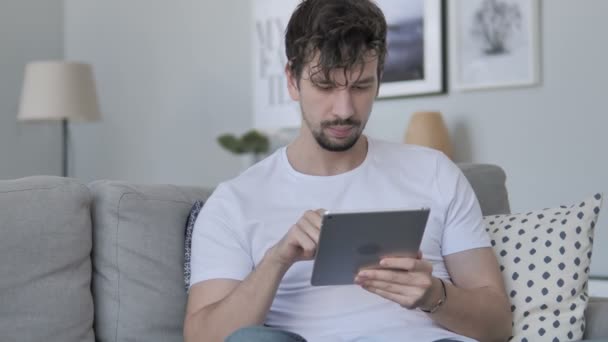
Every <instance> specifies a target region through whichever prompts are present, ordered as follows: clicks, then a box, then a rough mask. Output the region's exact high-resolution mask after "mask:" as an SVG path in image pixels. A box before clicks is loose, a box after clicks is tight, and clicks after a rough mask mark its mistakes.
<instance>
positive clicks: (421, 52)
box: [376, 0, 445, 98]
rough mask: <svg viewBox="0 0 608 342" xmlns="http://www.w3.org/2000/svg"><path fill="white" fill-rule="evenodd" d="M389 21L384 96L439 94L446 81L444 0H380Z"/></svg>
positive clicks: (381, 90)
mask: <svg viewBox="0 0 608 342" xmlns="http://www.w3.org/2000/svg"><path fill="white" fill-rule="evenodd" d="M376 3H377V4H378V5H379V6H380V8H381V9H382V11H383V12H384V15H385V17H386V21H387V24H388V35H387V40H388V56H387V58H386V62H385V66H384V77H383V80H382V84H381V86H380V94H379V97H380V98H386V97H397V96H399V97H400V96H414V95H428V94H439V93H443V92H445V81H444V68H443V65H444V55H445V54H444V48H445V40H444V34H443V31H444V21H445V20H444V19H445V18H444V6H445V5H444V2H443V1H442V0H377V1H376Z"/></svg>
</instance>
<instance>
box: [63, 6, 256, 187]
mask: <svg viewBox="0 0 608 342" xmlns="http://www.w3.org/2000/svg"><path fill="white" fill-rule="evenodd" d="M249 12H250V7H249V5H247V4H246V2H244V1H242V0H223V1H199V0H179V1H160V0H154V1H150V0H132V1H120V0H104V1H95V0H67V1H66V36H65V51H66V56H67V57H68V58H70V59H76V60H84V61H87V62H89V63H92V64H93V67H94V71H95V75H96V79H97V85H98V88H99V97H100V106H101V111H102V113H103V121H102V122H101V123H92V124H81V125H77V126H76V125H73V128H74V129H73V131H74V134H73V135H74V140H75V142H76V143H75V146H74V148H75V149H74V154H75V156H74V157H75V158H74V159H73V161H74V163H73V164H72V165H71V168H72V170H73V174H75V175H76V176H77V177H79V178H82V179H84V180H86V181H89V180H94V179H100V178H105V179H120V180H126V181H132V182H139V183H174V184H192V185H208V186H213V185H216V184H217V183H218V182H219V181H221V180H224V179H225V178H226V177H230V176H234V175H236V174H237V172H238V171H239V169H240V168H241V165H242V164H241V161H240V160H239V159H238V158H235V156H233V155H231V154H229V153H228V152H225V151H224V150H222V149H220V148H219V146H218V144H217V143H216V140H215V139H216V138H217V136H218V135H220V134H222V133H224V132H235V133H242V132H243V131H245V130H246V129H247V128H249V127H251V124H252V118H251V110H250V108H251V105H250V104H251V101H252V100H251V95H250V92H251V91H250V85H251V76H250V72H249V70H250V69H251V63H250V61H249V59H248V58H247V57H246V56H248V55H249V52H250V50H251V48H250V46H251V45H250V39H249V36H250V34H249V22H250V15H249Z"/></svg>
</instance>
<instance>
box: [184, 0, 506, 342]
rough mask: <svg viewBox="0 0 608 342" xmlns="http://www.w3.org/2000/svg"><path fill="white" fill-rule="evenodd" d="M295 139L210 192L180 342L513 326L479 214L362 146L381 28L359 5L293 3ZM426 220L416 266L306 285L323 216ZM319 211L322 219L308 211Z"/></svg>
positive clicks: (440, 333) (436, 178)
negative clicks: (342, 282) (370, 213)
mask: <svg viewBox="0 0 608 342" xmlns="http://www.w3.org/2000/svg"><path fill="white" fill-rule="evenodd" d="M286 47H287V57H288V61H289V62H288V65H287V67H286V73H287V78H288V89H289V93H290V94H291V97H292V98H293V99H294V100H296V101H299V103H300V106H301V109H302V122H303V123H302V127H301V130H300V134H299V136H298V137H297V138H296V139H295V140H294V141H293V142H292V143H291V144H290V145H289V146H287V147H286V148H282V149H280V150H278V151H277V152H275V153H274V154H273V155H271V156H270V157H268V158H266V159H265V160H263V161H262V162H260V163H258V164H256V165H255V166H253V167H252V168H250V169H249V170H247V171H246V172H244V173H243V174H241V175H240V176H239V177H237V178H236V179H233V180H231V181H229V182H225V183H222V184H221V185H219V186H218V188H217V189H216V191H215V192H214V193H213V195H212V196H211V198H210V199H209V200H208V201H207V203H206V204H205V206H204V208H203V210H202V211H201V213H200V215H199V217H198V220H197V222H196V225H195V230H194V236H193V244H192V259H191V265H192V270H191V277H192V278H191V279H192V280H191V290H190V297H189V299H188V308H187V313H186V320H185V324H184V335H185V338H186V341H188V342H195V341H200V342H203V341H205V342H212V341H218V342H219V341H224V340H225V339H226V338H227V339H228V341H303V340H304V339H306V340H308V341H312V342H316V341H363V340H365V341H438V340H453V341H471V340H473V339H475V340H480V341H500V340H506V339H507V338H508V337H509V335H510V331H511V313H510V311H509V303H508V300H507V297H506V295H505V290H504V285H503V283H502V278H501V274H500V272H499V270H498V265H497V261H496V258H495V256H494V254H493V251H492V249H491V248H490V244H489V238H488V236H487V235H486V233H485V230H484V226H483V222H482V216H481V210H480V208H479V204H478V203H477V200H476V198H475V195H474V193H473V191H472V189H471V187H470V185H469V183H468V182H467V181H466V179H465V178H464V176H463V175H462V173H461V172H460V170H459V169H458V168H457V166H455V165H454V164H453V163H452V162H451V161H449V160H448V159H447V158H446V157H445V156H444V155H443V154H441V153H440V152H437V151H434V150H431V149H427V148H423V147H415V146H407V145H401V144H391V143H386V142H382V141H379V140H374V139H370V138H368V137H366V136H364V135H363V134H362V132H363V129H364V127H365V124H366V123H367V120H368V119H369V116H370V113H371V110H372V104H373V102H374V99H375V97H376V96H377V93H378V87H379V83H380V79H381V76H382V75H381V74H382V67H383V63H384V59H385V55H386V22H385V20H384V16H383V14H382V12H381V11H380V9H379V8H378V7H377V6H376V5H375V4H374V3H373V2H372V1H369V0H305V1H303V2H302V3H301V4H300V5H299V7H298V8H297V9H296V11H295V12H294V14H293V16H292V18H291V20H290V22H289V25H288V28H287V33H286ZM421 206H426V207H430V208H431V216H430V217H429V220H428V224H427V228H426V232H425V235H424V238H423V241H422V246H421V252H420V253H419V258H415V259H414V258H394V259H385V260H384V261H383V264H382V266H383V267H384V268H382V269H380V270H375V271H366V272H360V273H359V274H358V275H357V277H356V278H355V279H354V282H355V285H352V286H327V287H313V286H311V285H310V278H311V273H312V261H311V260H312V259H313V257H314V254H315V248H316V245H317V242H318V239H319V232H320V228H319V226H320V224H321V213H322V210H324V209H329V210H332V211H338V210H339V211H345V210H363V209H386V208H396V207H421ZM320 208H323V209H320Z"/></svg>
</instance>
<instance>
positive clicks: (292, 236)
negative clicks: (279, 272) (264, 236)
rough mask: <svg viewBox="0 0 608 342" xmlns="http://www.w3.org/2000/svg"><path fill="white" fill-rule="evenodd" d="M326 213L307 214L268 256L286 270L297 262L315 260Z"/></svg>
mask: <svg viewBox="0 0 608 342" xmlns="http://www.w3.org/2000/svg"><path fill="white" fill-rule="evenodd" d="M324 212H325V209H317V210H315V211H313V210H309V211H307V212H305V213H304V215H302V217H301V218H300V219H299V220H298V222H297V223H296V224H294V225H293V226H292V227H291V228H290V229H289V231H288V232H287V234H286V235H285V236H284V237H283V238H282V239H281V240H280V241H279V242H278V243H277V244H276V245H274V246H273V247H271V248H270V249H269V250H268V252H267V255H268V256H269V257H270V258H272V259H273V260H275V261H277V262H278V263H280V264H281V265H283V266H284V267H286V268H289V267H291V265H293V264H294V263H295V262H297V261H302V260H312V259H314V257H315V253H316V251H317V244H318V243H319V234H320V232H321V221H322V215H323V213H324Z"/></svg>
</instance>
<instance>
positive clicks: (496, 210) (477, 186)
mask: <svg viewBox="0 0 608 342" xmlns="http://www.w3.org/2000/svg"><path fill="white" fill-rule="evenodd" d="M458 167H460V169H461V170H462V173H463V174H464V176H465V177H466V178H467V180H468V181H469V183H470V184H471V187H472V188H473V191H474V192H475V195H476V196H477V199H478V201H479V206H480V207H481V212H482V213H483V214H484V215H499V214H508V213H510V212H511V208H510V207H509V196H508V193H507V187H506V184H505V181H506V179H507V176H506V175H505V172H504V170H503V169H502V168H501V167H500V166H497V165H492V164H471V163H460V164H458Z"/></svg>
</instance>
